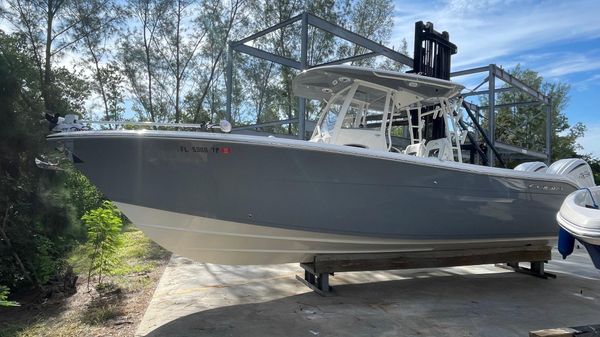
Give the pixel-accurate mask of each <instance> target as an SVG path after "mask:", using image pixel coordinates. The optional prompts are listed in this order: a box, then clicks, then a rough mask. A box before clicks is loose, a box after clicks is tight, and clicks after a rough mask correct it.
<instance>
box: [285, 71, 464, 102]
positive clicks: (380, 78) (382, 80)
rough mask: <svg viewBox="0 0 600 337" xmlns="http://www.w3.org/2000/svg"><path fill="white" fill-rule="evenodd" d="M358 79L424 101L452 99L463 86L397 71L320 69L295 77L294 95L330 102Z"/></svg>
mask: <svg viewBox="0 0 600 337" xmlns="http://www.w3.org/2000/svg"><path fill="white" fill-rule="evenodd" d="M355 80H361V81H365V82H369V83H373V84H377V85H380V86H383V87H387V88H390V89H393V90H398V91H406V92H409V93H412V94H415V95H417V96H420V97H422V98H423V99H428V98H434V97H445V98H451V97H454V96H456V95H458V94H459V93H460V91H461V90H462V89H463V88H464V87H463V86H462V85H460V84H457V83H453V82H450V81H446V80H440V79H437V78H431V77H425V76H420V75H415V74H405V73H400V72H396V71H388V70H377V69H372V68H364V67H354V66H344V65H335V66H323V67H316V68H312V69H308V70H305V71H303V72H302V73H301V74H300V75H298V76H296V78H295V79H294V81H293V83H292V85H293V90H294V94H295V95H296V96H299V97H304V98H309V99H329V98H331V96H333V95H334V94H336V93H337V92H339V91H340V90H343V89H344V88H346V87H348V86H349V85H352V83H353V82H354V81H355Z"/></svg>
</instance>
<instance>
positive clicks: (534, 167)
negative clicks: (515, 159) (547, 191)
mask: <svg viewBox="0 0 600 337" xmlns="http://www.w3.org/2000/svg"><path fill="white" fill-rule="evenodd" d="M547 169H548V165H546V163H542V162H541V161H530V162H526V163H522V164H519V165H517V167H515V170H516V171H525V172H539V173H544V172H546V170H547Z"/></svg>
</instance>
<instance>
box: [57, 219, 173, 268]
mask: <svg viewBox="0 0 600 337" xmlns="http://www.w3.org/2000/svg"><path fill="white" fill-rule="evenodd" d="M120 237H121V240H122V241H123V245H122V246H121V247H120V248H119V250H118V252H117V259H118V261H119V263H117V264H116V266H115V267H113V268H112V269H111V270H110V271H109V274H110V275H112V276H117V277H118V276H127V275H131V274H143V273H148V272H150V271H152V270H154V269H155V268H156V267H157V266H158V264H159V263H161V262H162V261H164V259H166V258H167V257H168V256H169V254H170V253H169V252H168V251H166V250H165V249H163V248H162V247H161V246H159V245H157V244H156V243H154V242H153V241H152V240H150V239H149V238H148V237H147V236H145V235H144V233H142V232H141V231H140V230H138V229H137V228H135V227H133V226H126V227H124V228H123V232H122V233H121V234H120ZM88 249H89V248H88V247H87V246H85V245H79V246H78V247H76V248H75V249H74V250H73V251H72V252H71V255H70V256H69V259H68V261H69V264H71V265H72V266H73V270H74V271H75V272H76V273H78V274H81V275H85V273H86V272H87V270H88V268H89V265H90V260H89V258H88V255H89V254H88Z"/></svg>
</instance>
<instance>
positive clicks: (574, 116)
mask: <svg viewBox="0 0 600 337" xmlns="http://www.w3.org/2000/svg"><path fill="white" fill-rule="evenodd" d="M416 21H424V22H427V21H429V22H432V23H433V24H434V28H435V29H436V30H437V31H444V30H445V31H448V32H449V33H450V40H451V41H452V42H454V43H455V44H456V45H457V46H458V53H457V54H456V55H455V56H454V57H453V59H452V70H453V71H456V70H462V69H468V68H474V67H480V66H484V65H488V64H491V63H494V64H496V65H498V66H502V67H504V68H505V69H507V68H508V69H509V68H511V67H513V66H515V65H516V64H521V65H522V66H523V67H526V68H529V69H532V70H535V71H537V72H539V73H540V75H541V76H543V77H544V79H546V80H547V81H560V82H564V83H568V84H569V85H570V86H571V92H570V99H569V103H568V105H567V107H566V111H565V112H566V115H567V116H568V118H569V122H570V123H571V124H575V123H576V122H582V123H583V124H585V125H586V126H587V132H586V135H585V136H584V137H583V138H580V139H579V140H578V142H579V144H580V145H581V146H583V150H582V151H580V152H582V153H592V154H593V155H594V156H596V157H600V107H598V99H600V1H599V0H571V1H569V0H564V1H550V0H541V1H540V0H538V1H533V0H473V1H469V0H427V1H414V0H409V1H407V0H396V1H395V11H394V30H393V33H392V40H391V44H392V45H394V46H399V45H400V44H401V41H402V39H403V38H406V40H407V41H408V46H409V51H410V50H412V43H413V40H414V23H415V22H416ZM484 77H485V75H481V78H480V79H479V80H478V81H477V80H476V79H475V80H473V79H467V80H466V81H467V82H469V83H464V84H465V85H466V86H467V87H469V85H471V86H475V85H477V84H478V83H479V82H480V81H482V80H483V79H484ZM459 79H460V78H459Z"/></svg>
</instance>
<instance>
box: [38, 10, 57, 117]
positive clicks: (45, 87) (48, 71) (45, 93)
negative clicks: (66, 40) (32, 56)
mask: <svg viewBox="0 0 600 337" xmlns="http://www.w3.org/2000/svg"><path fill="white" fill-rule="evenodd" d="M53 4H54V3H53V1H52V0H48V16H47V19H46V47H45V60H44V80H43V81H42V83H40V84H41V89H42V97H43V98H44V108H45V109H46V110H48V111H51V112H53V113H54V112H56V111H54V104H52V103H51V98H50V96H51V94H50V86H51V84H52V62H51V61H52V25H53V23H54V14H55V9H54V8H53V7H54V6H53Z"/></svg>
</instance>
